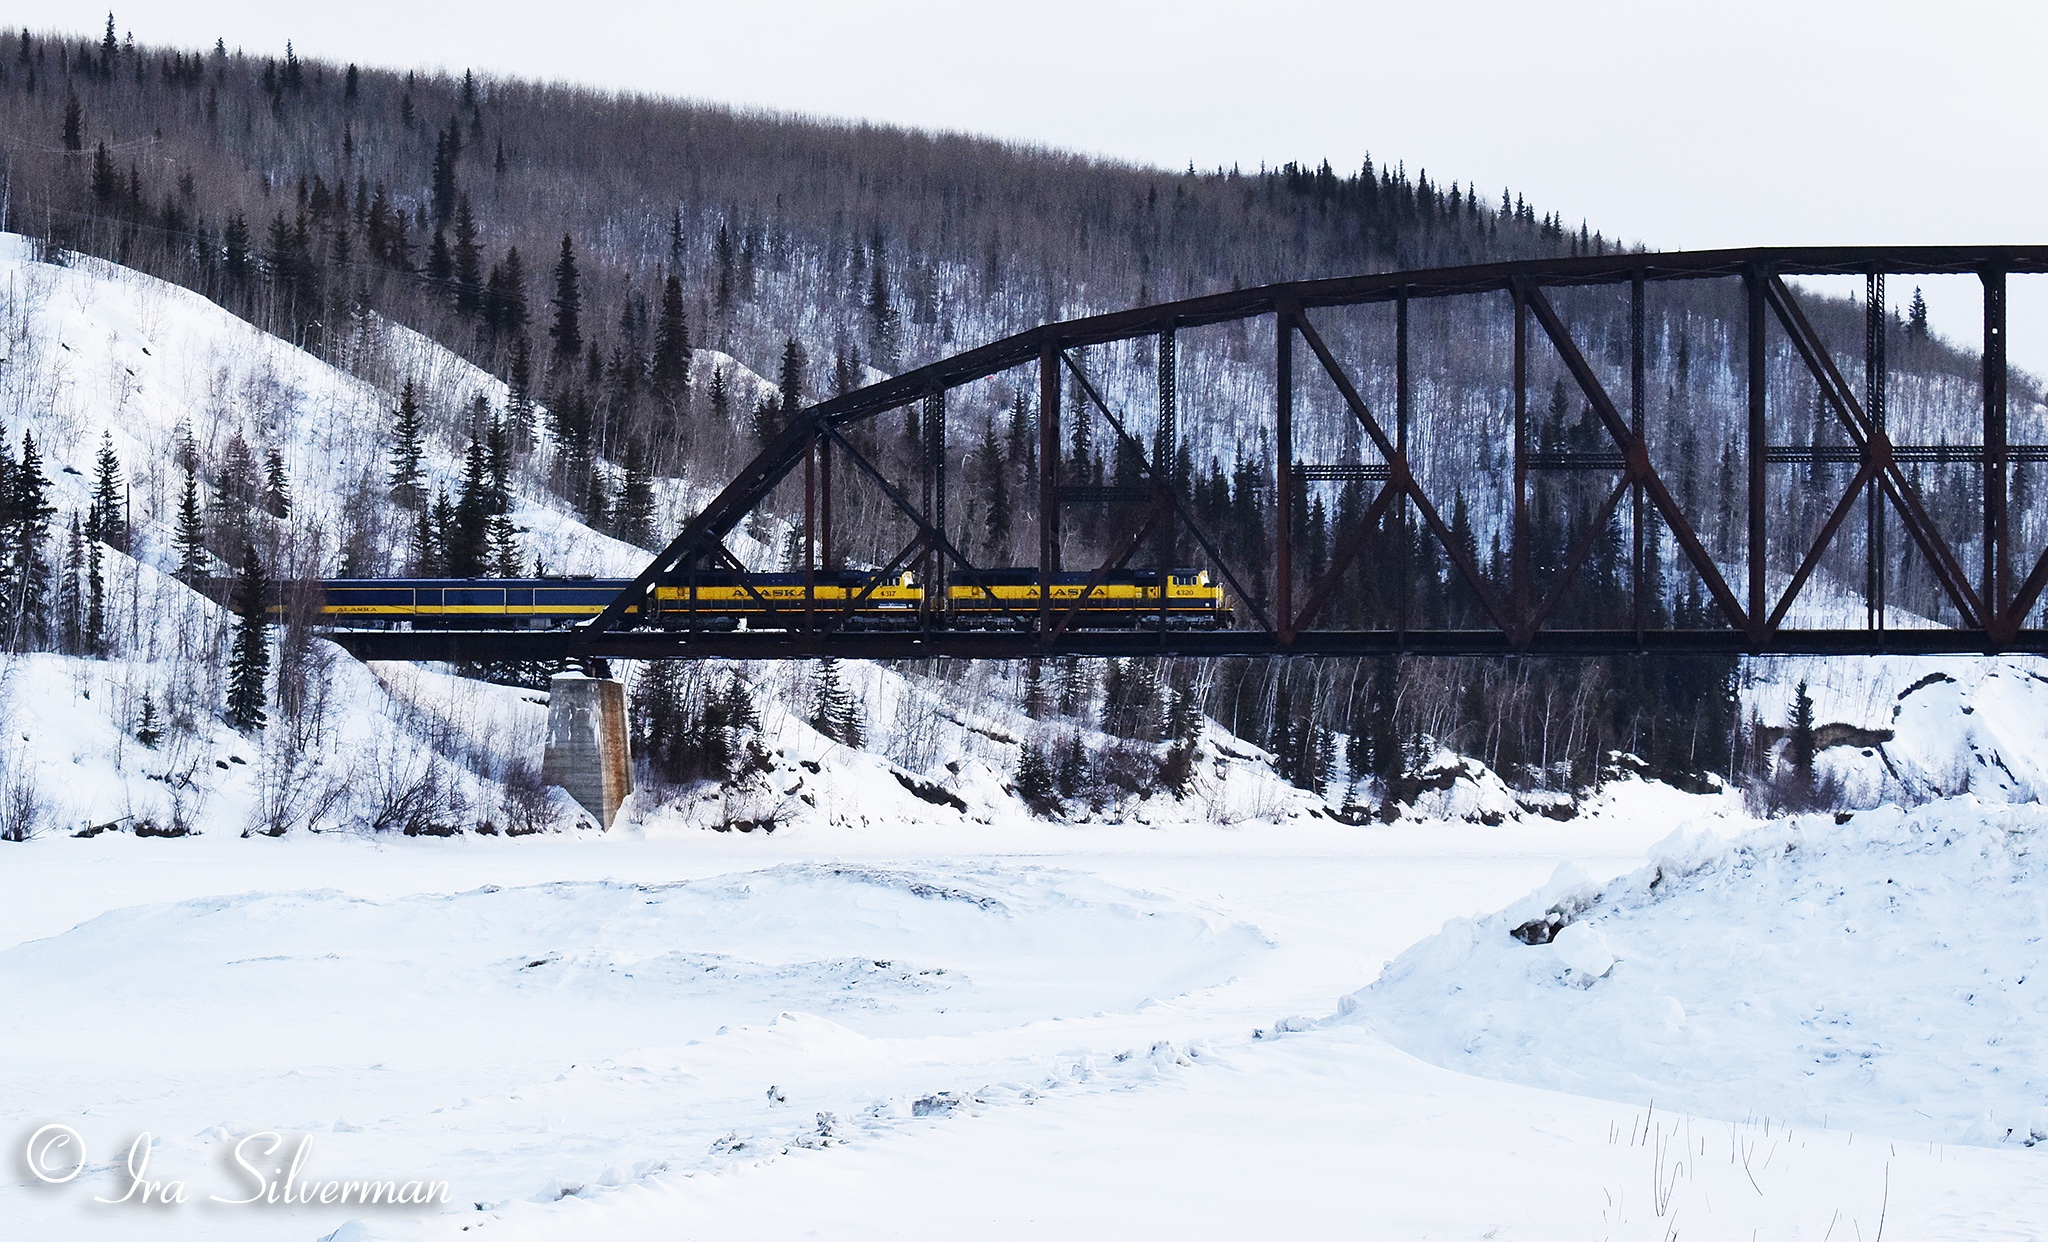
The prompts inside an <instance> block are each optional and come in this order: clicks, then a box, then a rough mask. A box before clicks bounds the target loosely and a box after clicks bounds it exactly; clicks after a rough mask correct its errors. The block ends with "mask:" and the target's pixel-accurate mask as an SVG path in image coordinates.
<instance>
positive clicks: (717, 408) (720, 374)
mask: <svg viewBox="0 0 2048 1242" xmlns="http://www.w3.org/2000/svg"><path fill="white" fill-rule="evenodd" d="M711 418H712V421H713V422H714V423H715V424H716V425H718V426H719V427H723V426H724V425H725V424H727V423H729V422H731V421H732V394H731V392H730V391H729V390H728V389H727V387H726V383H725V368H724V367H714V368H713V369H712V371H711Z"/></svg>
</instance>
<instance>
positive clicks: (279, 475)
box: [263, 448, 292, 518]
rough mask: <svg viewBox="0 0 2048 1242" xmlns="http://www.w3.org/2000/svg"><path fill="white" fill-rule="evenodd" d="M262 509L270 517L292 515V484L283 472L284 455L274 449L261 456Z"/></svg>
mask: <svg viewBox="0 0 2048 1242" xmlns="http://www.w3.org/2000/svg"><path fill="white" fill-rule="evenodd" d="M263 511H264V512H265V513H268V514H269V515H270V516H272V517H276V518H288V517H290V516H291V515H292V484H291V479H290V478H288V477H286V475H285V472H284V456H283V454H281V453H279V452H278V451H277V450H276V449H274V448H273V449H271V450H270V452H269V453H268V454H267V455H265V457H264V458H263Z"/></svg>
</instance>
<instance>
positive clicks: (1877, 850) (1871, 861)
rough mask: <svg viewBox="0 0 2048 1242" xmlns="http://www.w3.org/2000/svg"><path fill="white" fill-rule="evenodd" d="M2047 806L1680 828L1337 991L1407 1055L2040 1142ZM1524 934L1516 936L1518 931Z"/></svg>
mask: <svg viewBox="0 0 2048 1242" xmlns="http://www.w3.org/2000/svg"><path fill="white" fill-rule="evenodd" d="M2044 846H2048V811H2043V810H2042V809H2040V808H2037V807H2008V806H1992V805H1985V804H1982V803H1980V802H1977V801H1976V800H1974V799H1969V798H1965V799H1959V800H1955V801H1952V802H1945V803H1938V804H1934V805H1930V806H1926V807H1922V808H1919V809H1917V810H1912V811H1901V810H1898V809H1896V808H1884V809H1880V810H1875V811H1866V812H1859V813H1857V814H1855V815H1854V816H1851V817H1848V818H1847V820H1846V822H1842V823H1837V822H1835V819H1834V818H1833V817H1828V816H1804V817H1798V818H1794V819H1789V820H1783V821H1777V822H1773V823H1771V824H1768V825H1766V826H1764V827H1761V828H1758V829H1756V830H1754V831H1751V832H1749V833H1747V834H1745V835H1743V836H1740V837H1738V838H1736V839H1734V840H1732V841H1728V840H1723V839H1721V838H1718V837H1716V836H1714V835H1712V834H1709V833H1706V832H1704V831H1701V830H1698V829H1684V830H1680V831H1678V832H1675V833H1674V834H1673V835H1672V836H1671V837H1670V838H1668V839H1667V840H1666V841H1664V842H1663V843H1661V844H1660V845H1658V846H1656V847H1654V848H1653V849H1652V850H1651V852H1650V858H1651V862H1650V864H1649V865H1648V866H1646V867H1644V868H1642V869H1640V870H1638V871H1635V872H1633V873H1631V874H1630V875H1627V876H1625V877H1623V878H1621V879H1620V880H1617V881H1615V882H1614V883H1612V884H1608V885H1605V886H1600V885H1595V884H1593V883H1591V882H1589V881H1588V880H1587V879H1586V878H1585V876H1584V874H1583V873H1580V872H1577V871H1575V870H1573V869H1571V868H1569V867H1565V868H1560V871H1559V874H1558V875H1557V876H1556V877H1555V878H1554V879H1553V880H1552V881H1551V883H1550V884H1548V885H1547V886H1545V887H1544V888H1543V889H1540V890H1538V891H1537V892H1535V893H1532V894H1531V895H1530V896H1528V897H1526V898H1524V899H1523V900H1521V901H1519V902H1517V903H1515V904H1513V905H1511V906H1508V907H1507V908H1506V909H1504V910H1502V911H1500V912H1499V913H1496V914H1493V915H1490V916H1487V917H1484V918H1478V919H1454V920H1452V921H1451V922H1449V923H1447V924H1445V926H1444V929H1443V930H1442V931H1441V932H1439V933H1438V934H1437V935H1435V936H1432V937H1430V938H1429V939H1427V940H1424V941H1422V942H1421V943H1420V944H1417V945H1416V946H1415V947H1414V948H1412V949H1410V950H1409V951H1408V952H1406V953H1404V954H1402V955H1401V956H1400V957H1398V958H1396V959H1395V960H1394V961H1393V962H1391V963H1390V964H1389V965H1388V966H1387V968H1386V971H1385V972H1384V973H1383V974H1382V976H1381V977H1380V979H1379V981H1378V982H1376V983H1374V984H1373V985H1372V986H1370V987H1368V988H1366V989H1365V990H1364V991H1362V992H1359V993H1357V994H1355V995H1354V996H1352V997H1348V998H1346V1001H1345V1006H1344V1008H1345V1010H1346V1011H1347V1012H1348V1013H1350V1014H1351V1020H1353V1021H1361V1022H1366V1023H1369V1024H1370V1026H1371V1028H1372V1029H1373V1030H1375V1031H1377V1032H1379V1033H1381V1034H1383V1035H1384V1036H1385V1037H1386V1038H1387V1039H1389V1040H1391V1041H1392V1042H1394V1043H1395V1044H1397V1045H1399V1046H1400V1047H1402V1048H1405V1049H1407V1050H1408V1051H1410V1052H1413V1053H1415V1054H1416V1055H1417V1056H1420V1057H1422V1058H1424V1059H1425V1060H1428V1061H1432V1062H1435V1063H1436V1064H1438V1065H1443V1066H1446V1067H1448V1068H1452V1069H1456V1070H1460V1071H1463V1072H1466V1073H1471V1074H1479V1075H1483V1076H1485V1077H1489V1078H1498V1079H1503V1080H1507V1081H1512V1082H1519V1083H1525V1084H1529V1085H1533V1086H1541V1087H1550V1088H1554V1089H1557V1090H1561V1091H1569V1092H1573V1093H1575V1094H1583V1095H1595V1096H1603V1097H1605V1098H1608V1099H1612V1100H1618V1101H1628V1102H1631V1103H1647V1102H1650V1101H1654V1102H1655V1103H1656V1105H1657V1107H1658V1108H1660V1109H1669V1110H1672V1111H1676V1112H1687V1113H1693V1114H1696V1115H1700V1116H1708V1117H1720V1118H1741V1117H1771V1118H1775V1119H1778V1120H1779V1121H1792V1122H1795V1123H1798V1124H1800V1125H1804V1126H1823V1125H1824V1126H1827V1127H1829V1128H1832V1129H1835V1130H1849V1131H1859V1130H1860V1131H1866V1132H1876V1133H1879V1134H1884V1135H1888V1136H1893V1137H1899V1138H1916V1139H1921V1140H1933V1141H1938V1142H1943V1143H1970V1144H1983V1145H1990V1144H2004V1143H2022V1144H2027V1145H2032V1144H2033V1143H2035V1142H2038V1141H2040V1140H2042V1139H2048V895H2044V894H2048V849H2044ZM1531 942H1533V943H1531Z"/></svg>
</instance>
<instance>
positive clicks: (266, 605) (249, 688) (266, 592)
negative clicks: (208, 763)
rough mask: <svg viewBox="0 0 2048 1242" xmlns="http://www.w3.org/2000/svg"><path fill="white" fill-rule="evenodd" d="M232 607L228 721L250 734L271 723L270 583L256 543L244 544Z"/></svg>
mask: <svg viewBox="0 0 2048 1242" xmlns="http://www.w3.org/2000/svg"><path fill="white" fill-rule="evenodd" d="M230 606H231V607H232V608H233V609H234V611H235V614H236V621H235V639H234V648H233V650H232V652H230V654H229V656H228V710H227V722H228V724H229V725H230V726H231V727H233V728H236V729H239V730H241V731H243V732H245V733H246V732H248V731H249V730H251V729H260V728H262V727H263V726H264V725H265V724H266V723H268V717H267V716H266V715H265V714H264V711H263V705H264V702H265V697H266V696H265V690H264V687H265V684H266V683H267V682H268V680H269V678H270V641H269V635H268V629H269V624H270V584H269V582H268V581H266V579H265V578H264V573H263V562H262V560H261V559H260V558H258V557H257V555H256V547H255V545H254V544H243V545H242V565H241V570H240V572H238V573H237V574H236V575H235V586H234V593H233V597H232V598H231V600H230Z"/></svg>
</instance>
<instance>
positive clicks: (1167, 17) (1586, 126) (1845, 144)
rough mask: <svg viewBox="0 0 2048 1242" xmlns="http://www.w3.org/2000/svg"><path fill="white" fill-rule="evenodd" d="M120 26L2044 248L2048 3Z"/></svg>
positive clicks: (236, 6) (681, 6) (282, 11)
mask: <svg viewBox="0 0 2048 1242" xmlns="http://www.w3.org/2000/svg"><path fill="white" fill-rule="evenodd" d="M106 12H107V10H106V5H105V0H95V2H92V3H85V2H81V0H36V2H35V3H34V4H32V5H25V4H21V3H19V0H0V20H4V21H5V22H6V23H7V24H9V25H13V26H19V25H23V24H27V25H29V26H32V27H35V28H38V29H45V28H53V27H69V28H72V29H76V30H79V31H90V32H97V31H98V30H99V29H100V28H101V27H102V26H103V25H104V23H105V21H106ZM115 21H116V25H117V27H118V28H119V29H120V30H121V31H122V32H123V33H124V34H125V33H127V32H129V31H132V32H133V33H134V35H135V37H136V38H137V39H138V40H140V41H143V42H148V43H170V44H181V45H185V46H201V45H205V46H211V45H212V43H213V41H214V39H215V38H224V39H226V41H227V43H228V46H229V47H231V48H234V47H241V48H244V49H246V50H248V51H249V52H251V53H269V54H276V53H279V52H281V51H282V49H283V47H284V42H285V40H286V39H290V40H292V41H293V43H294V46H295V47H296V49H297V50H298V52H299V53H300V54H301V55H305V56H318V57H324V58H328V59H333V60H339V61H347V60H354V61H359V62H362V63H364V64H378V65H389V66H397V67H420V68H446V69H449V70H451V71H454V72H457V73H459V72H461V71H462V70H463V69H464V68H472V67H473V68H476V69H478V70H479V71H484V72H491V73H504V74H517V75H521V76H529V77H541V78H557V79H564V80H571V81H576V82H581V83H587V84H591V85H596V86H601V87H614V88H618V89H622V90H635V91H646V92H652V93H659V94H664V95H676V96H686V97H690V98H696V99H704V100H714V101H718V102H723V103H730V104H736V105H743V106H750V107H761V108H769V109H775V110H781V111H796V112H804V113H811V114H815V115H820V116H829V117H842V118H858V119H867V120H875V121H886V122H894V123H899V124H904V125H913V126H921V127H927V128H940V129H953V130H964V131H969V132H974V133H982V134H990V135H996V136H999V137H1004V138H1012V139H1020V140H1024V141H1028V142H1033V143H1039V144H1043V145H1046V146H1053V147H1061V148H1066V149H1071V150H1079V151H1085V152H1090V153H1094V154H1099V155H1104V156H1109V157H1113V158H1116V159H1121V160H1129V161H1134V162H1139V163H1148V164H1156V165H1160V166H1163V167H1168V168H1185V167H1186V166H1187V165H1188V164H1189V163H1190V162H1193V163H1194V164H1195V165H1196V166H1198V167H1201V168H1215V167H1217V166H1219V165H1223V166H1228V165H1233V164H1234V165H1238V166H1241V167H1244V168H1247V169H1251V168H1256V167H1258V166H1259V164H1260V163H1261V162H1264V163H1266V164H1269V165H1270V164H1277V163H1281V162H1284V161H1286V160H1290V159H1296V160H1306V161H1311V162H1313V161H1319V160H1322V159H1325V158H1327V159H1328V160H1330V162H1331V163H1332V164H1335V165H1337V166H1338V167H1339V168H1343V169H1349V168H1353V167H1355V166H1356V165H1357V164H1358V163H1359V162H1360V161H1361V160H1363V159H1364V158H1365V156H1366V155H1367V154H1368V153H1370V154H1371V155H1372V156H1373V158H1375V159H1377V160H1382V161H1400V162H1405V163H1406V164H1407V166H1408V168H1409V169H1410V170H1411V171H1413V170H1415V169H1417V168H1427V169H1428V171H1429V174H1430V178H1431V180H1433V181H1441V182H1450V181H1457V182H1460V183H1469V182H1474V181H1476V182H1477V183H1478V185H1479V187H1480V188H1481V189H1482V190H1483V191H1484V192H1485V193H1486V194H1487V195H1488V196H1489V198H1498V196H1499V194H1500V191H1501V189H1502V187H1503V186H1506V187H1511V188H1512V189H1513V190H1514V191H1516V192H1517V193H1521V194H1525V195H1527V196H1528V197H1529V198H1530V199H1531V201H1532V202H1534V203H1535V204H1536V205H1537V206H1538V208H1539V209H1540V210H1550V209H1557V210H1559V211H1561V212H1563V213H1564V216H1565V218H1566V219H1567V220H1569V221H1571V222H1573V223H1577V222H1578V221H1579V220H1580V219H1585V220H1587V221H1589V222H1590V223H1591V225H1592V227H1594V228H1596V229H1601V230H1603V231H1605V232H1606V233H1607V234H1608V235H1609V236H1617V235H1618V236H1620V237H1621V238H1623V239H1625V240H1628V241H1641V242H1643V243H1645V244H1647V245H1650V246H1652V247H1655V248H1660V249H1676V248H1680V247H1702V246H1741V245H1768V244H1798V243H1856V242H1920V243H1942V242H1957V243H1959V242H2006V243H2021V242H2033V241H2043V240H2048V237H2044V236H2043V233H2042V230H2041V228H2040V227H2039V224H2038V223H2037V220H2038V218H2039V216H2040V214H2041V212H2042V204H2044V203H2048V159H2044V156H2048V149H2044V148H2048V129H2044V127H2043V124H2042V121H2043V113H2044V109H2043V106H2042V100H2041V96H2042V93H2043V92H2042V87H2041V69H2040V64H2041V60H2042V57H2043V54H2044V53H2048V43H2044V41H2043V38H2042V36H2043V35H2044V34H2048V10H2044V8H2043V7H2042V6H2039V5H2025V4H2019V3H2012V4H2002V5H2001V4H1969V3H1957V2H1956V0H1947V2H1945V3H1932V2H1929V0H1922V2H1921V3H1915V4H1904V3H1891V2H1889V0H1882V2H1869V0H1866V2H1864V3H1857V4H1848V3H1804V2H1801V0H1779V2H1777V3H1755V2H1752V0H1721V2H1719V3H1711V4H1686V5H1663V4H1656V3H1653V2H1651V0H1635V2H1634V3H1538V2H1536V0H1525V2H1524V3H1519V4H1509V3H1499V2H1496V0H1462V2H1460V3H1439V4H1430V3H1418V2H1416V0H1408V2H1405V3H1395V4H1340V3H1329V2H1325V0H1297V2H1295V3H1289V4H1227V3H1217V2H1214V0H1178V2H1177V3H1120V2H1118V0H1091V2H1087V3H1077V2H1075V0H1037V2H1036V3H1030V4H975V3H971V2H967V0H950V2H946V3H936V2H926V0H885V2H869V3H815V2H802V0H777V2H774V3H743V2H742V3H725V4H716V5H713V4H702V3H694V2H687V0H685V2H667V3H653V2H648V0H637V2H636V0H571V2H569V3H562V2H560V0H557V2H554V3H546V4H541V3H532V2H530V0H496V2H495V3H488V4H486V3H477V2H474V0H427V2H426V3H422V2H420V0H408V2H406V3H399V2H397V0H350V2H349V3H345V4H339V3H337V4H320V5H312V4H303V3H290V2H287V3H280V2H279V0H157V2H156V3H152V4H150V5H147V6H142V5H129V6H125V7H117V8H116V10H115ZM1305 274H1306V275H1324V274H1328V273H1305ZM2038 281H2039V282H2042V283H2044V287H2043V288H2042V289H2041V290H2039V291H2038V292H2037V291H2035V290H2033V289H2032V288H2031V287H2029V286H2031V285H2032V284H2033V283H2036V282H2034V281H2022V282H2018V283H2019V284H2020V285H2021V286H2022V287H2021V288H2019V289H2017V290H2016V292H2015V297H2014V307H2013V310H2014V313H2015V315H2016V316H2017V317H2018V318H2019V319H2020V320H2021V321H2022V322H2020V323H2016V324H2015V325H2014V326H2015V339H2014V341H2013V349H2014V353H2015V356H2016V357H2018V358H2024V359H2026V360H2028V361H2032V362H2036V364H2037V365H2038V364H2039V363H2042V362H2048V277H2043V278H2038ZM1967 283H1968V282H1963V281H1951V282H1946V284H1947V285H1948V286H1950V287H1942V288H1931V289H1930V290H1929V295H1930V298H1931V299H1932V300H1933V301H1934V303H1935V305H1936V311H1937V326H1938V327H1943V328H1946V329H1948V330H1949V331H1950V332H1951V333H1952V334H1954V335H1956V336H1959V337H1969V338H1974V337H1975V336H1976V334H1977V332H1978V323H1979V320H1978V315H1977V309H1976V297H1977V295H1976V294H1975V292H1974V291H1973V290H1972V289H1970V288H1968V287H1966V285H1967ZM1909 295H1910V289H1908V290H1905V291H1903V292H1901V294H1900V297H1901V299H1903V297H1905V296H1909ZM2036 336H2039V337H2040V338H2041V339H2040V344H2039V345H2038V346H2037V345H2036V344H2035V343H2034V340H2033V339H2031V338H2034V337H2036Z"/></svg>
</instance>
